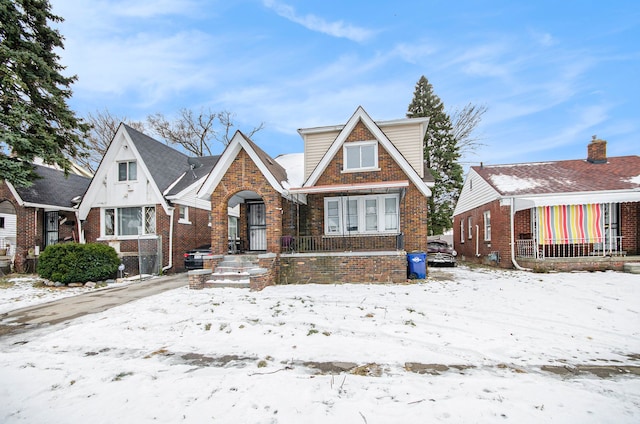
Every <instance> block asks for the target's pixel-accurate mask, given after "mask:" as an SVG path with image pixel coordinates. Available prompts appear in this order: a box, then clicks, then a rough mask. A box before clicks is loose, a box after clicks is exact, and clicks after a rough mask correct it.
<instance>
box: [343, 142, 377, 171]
mask: <svg viewBox="0 0 640 424" xmlns="http://www.w3.org/2000/svg"><path fill="white" fill-rule="evenodd" d="M342 150H343V155H344V169H343V171H362V170H375V169H377V168H378V142H377V141H358V142H355V143H345V144H344V145H343V148H342Z"/></svg>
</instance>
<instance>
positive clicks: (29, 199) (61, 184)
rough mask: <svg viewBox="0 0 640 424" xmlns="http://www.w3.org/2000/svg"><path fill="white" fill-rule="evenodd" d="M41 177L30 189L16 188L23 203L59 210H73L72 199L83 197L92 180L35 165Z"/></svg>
mask: <svg viewBox="0 0 640 424" xmlns="http://www.w3.org/2000/svg"><path fill="white" fill-rule="evenodd" d="M33 167H34V169H35V172H36V174H38V176H39V177H40V178H39V179H37V180H35V181H34V182H33V185H31V186H30V187H15V190H16V192H17V193H18V195H19V196H20V198H21V199H22V201H23V202H25V203H31V204H37V205H43V206H51V207H58V208H67V209H68V208H72V207H73V206H74V205H75V203H74V202H72V199H73V198H75V197H78V196H83V195H84V193H85V192H86V191H87V188H88V187H89V183H90V182H91V178H87V177H82V176H80V175H75V174H69V175H68V176H66V177H65V175H64V172H62V171H59V170H57V169H53V168H50V167H47V166H41V165H33Z"/></svg>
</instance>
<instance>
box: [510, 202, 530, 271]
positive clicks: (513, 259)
mask: <svg viewBox="0 0 640 424" xmlns="http://www.w3.org/2000/svg"><path fill="white" fill-rule="evenodd" d="M514 210H515V199H514V198H513V197H512V198H511V208H510V212H509V237H510V238H511V243H510V244H511V263H512V264H513V266H514V267H516V269H518V270H520V271H532V270H531V269H530V268H524V267H522V266H520V264H519V263H518V262H517V261H516V242H515V236H514V232H515V223H514V221H515V220H514V216H515V214H516V213H515V212H514Z"/></svg>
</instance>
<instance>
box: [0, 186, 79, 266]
mask: <svg viewBox="0 0 640 424" xmlns="http://www.w3.org/2000/svg"><path fill="white" fill-rule="evenodd" d="M3 201H7V202H9V203H11V204H12V205H13V208H14V210H15V212H16V229H17V231H16V243H15V259H14V264H13V266H14V270H15V271H16V272H35V261H34V259H33V255H32V254H30V252H29V251H30V250H31V253H34V252H35V248H36V246H37V247H38V248H39V249H40V250H41V251H42V250H44V248H45V233H44V228H45V227H44V225H45V224H44V220H45V211H44V209H42V208H34V207H23V206H20V205H19V204H18V202H17V201H16V199H15V198H14V197H13V194H12V193H11V191H10V190H9V187H7V184H6V183H5V182H4V180H0V202H3ZM58 216H59V222H62V220H63V219H64V218H66V221H65V223H63V224H62V225H58V239H57V240H58V242H65V241H78V235H77V231H78V226H77V219H76V215H75V214H74V213H73V212H69V211H59V212H58Z"/></svg>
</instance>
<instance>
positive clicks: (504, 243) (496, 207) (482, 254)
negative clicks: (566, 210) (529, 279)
mask: <svg viewBox="0 0 640 424" xmlns="http://www.w3.org/2000/svg"><path fill="white" fill-rule="evenodd" d="M485 211H490V212H491V241H490V242H487V241H485V240H484V222H483V213H484V212H485ZM469 217H471V220H472V226H473V234H472V237H471V238H469V237H468V230H469V229H468V218H469ZM531 219H532V218H531V210H530V209H526V210H521V211H518V212H516V214H515V216H514V240H516V241H517V240H519V239H531V238H535V234H532V233H531V232H532V223H531ZM460 220H463V221H464V242H461V238H460V230H461V228H460ZM476 225H478V226H479V232H478V234H476V229H475V226H476ZM619 226H620V235H621V236H622V243H623V244H622V246H623V250H624V251H625V253H626V255H627V256H632V255H640V251H639V246H638V243H639V240H640V203H637V202H626V203H621V204H620V215H619ZM478 236H479V243H478V245H477V246H476V238H477V237H478ZM453 242H454V247H455V249H456V251H457V252H458V258H460V259H461V260H463V261H468V262H475V263H484V264H489V265H496V266H499V267H502V268H513V267H514V265H513V263H512V262H511V230H510V206H500V201H499V200H495V201H493V202H491V203H488V204H486V205H483V206H480V207H478V208H475V209H473V210H470V211H467V212H465V213H463V214H460V215H456V216H455V217H454V223H453ZM476 249H477V254H476ZM494 252H498V253H499V256H498V257H495V255H492V253H494ZM495 259H498V261H496V260H495ZM517 261H518V264H519V265H521V266H523V267H528V268H532V269H538V268H540V267H541V266H542V265H544V268H545V269H546V270H558V271H571V270H577V269H591V270H600V269H620V270H621V269H622V263H623V261H620V260H619V259H615V258H598V257H592V258H545V259H544V264H542V263H541V262H540V261H538V262H536V261H535V260H525V259H524V258H518V260H517Z"/></svg>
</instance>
